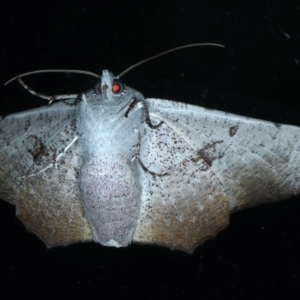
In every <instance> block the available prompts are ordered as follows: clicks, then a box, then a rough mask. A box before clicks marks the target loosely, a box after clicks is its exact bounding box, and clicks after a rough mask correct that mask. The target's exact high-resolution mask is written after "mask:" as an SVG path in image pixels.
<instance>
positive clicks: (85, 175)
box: [80, 153, 140, 247]
mask: <svg viewBox="0 0 300 300" xmlns="http://www.w3.org/2000/svg"><path fill="white" fill-rule="evenodd" d="M80 191H81V195H82V201H83V205H84V207H85V212H86V217H87V219H88V220H89V222H90V225H91V227H92V230H93V235H94V240H95V241H96V242H99V243H101V244H102V245H107V246H115V247H125V246H127V245H128V244H129V243H130V242H131V240H132V236H133V233H134V230H135V227H136V222H137V217H138V212H139V207H140V205H139V197H140V196H139V190H138V186H137V183H136V182H135V176H133V174H132V170H131V168H130V166H129V165H128V162H127V159H126V157H125V156H124V155H123V154H115V153H107V154H103V153H102V154H101V156H100V155H91V156H90V157H89V158H88V160H87V161H86V162H85V164H84V165H83V168H82V171H81V184H80Z"/></svg>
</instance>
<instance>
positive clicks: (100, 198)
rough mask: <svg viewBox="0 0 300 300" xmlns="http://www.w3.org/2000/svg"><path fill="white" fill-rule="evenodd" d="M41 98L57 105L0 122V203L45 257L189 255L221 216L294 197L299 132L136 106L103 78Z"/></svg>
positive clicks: (122, 88)
mask: <svg viewBox="0 0 300 300" xmlns="http://www.w3.org/2000/svg"><path fill="white" fill-rule="evenodd" d="M19 81H20V82H21V83H22V84H23V86H24V87H25V88H26V89H27V90H29V91H30V92H31V93H33V94H36V95H39V96H43V95H41V94H38V93H36V92H34V91H32V90H31V89H30V88H29V87H27V86H26V85H25V83H24V82H23V81H22V80H21V79H20V78H19ZM43 97H44V98H47V99H49V100H58V101H53V102H52V103H51V104H50V105H47V106H43V107H40V108H37V109H33V110H30V111H25V112H21V113H16V114H12V115H9V116H5V117H2V118H1V120H0V198H2V199H4V200H6V201H8V202H9V203H11V204H14V205H16V214H17V217H18V218H19V219H20V220H21V221H22V222H23V223H24V224H25V226H26V227H27V229H28V230H29V231H32V232H34V233H35V234H36V235H37V236H38V237H39V238H41V239H42V240H43V241H44V242H45V243H46V244H47V246H49V247H53V246H58V245H68V244H72V243H76V242H80V241H95V242H99V243H100V244H102V245H105V246H114V247H126V246H128V245H129V244H131V243H141V244H155V245H159V246H164V247H168V248H170V249H178V250H182V251H186V252H189V253H191V252H193V250H194V249H195V248H196V247H197V246H199V245H201V244H203V243H204V242H205V241H206V240H209V239H212V238H214V237H215V236H216V235H217V234H218V232H220V231H221V230H223V229H224V228H225V227H227V226H228V223H229V215H230V213H233V212H236V211H239V210H242V209H245V208H247V207H252V206H256V205H259V204H262V203H268V202H273V201H278V200H282V199H286V198H290V197H292V196H295V195H299V192H300V172H299V165H300V128H298V127H295V126H289V125H280V124H275V123H271V122H267V121H262V120H257V119H252V118H247V117H243V116H238V115H234V114H229V113H225V112H221V111H216V110H211V109H206V108H203V107H198V106H193V105H188V104H184V103H180V102H175V101H169V100H162V99H154V98H147V99H145V98H144V96H143V95H142V93H140V92H139V91H136V90H134V89H132V88H130V87H128V86H126V85H125V84H123V83H122V82H121V81H120V80H119V77H116V76H114V75H113V74H112V73H111V72H109V71H107V70H104V71H103V72H102V76H101V81H100V82H99V83H98V84H97V85H96V87H95V89H94V90H90V91H88V92H84V93H81V94H78V95H62V96H57V97H46V96H43Z"/></svg>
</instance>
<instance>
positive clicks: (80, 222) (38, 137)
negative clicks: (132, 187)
mask: <svg viewBox="0 0 300 300" xmlns="http://www.w3.org/2000/svg"><path fill="white" fill-rule="evenodd" d="M72 102H74V100H70V101H65V102H60V103H56V104H53V105H51V106H46V107H41V108H38V109H34V110H30V111H26V112H21V113H17V114H13V115H9V116H6V117H2V119H1V120H0V198H2V199H4V200H6V201H8V202H10V203H12V204H15V205H16V211H17V216H18V218H19V219H20V220H21V221H22V222H23V223H24V224H25V225H26V227H27V228H28V230H30V231H32V232H34V233H35V234H37V235H38V236H39V237H40V238H41V239H42V240H43V241H44V242H45V243H46V244H47V245H48V246H56V245H67V244H70V243H75V242H78V241H89V240H92V233H91V229H90V226H89V224H88V222H87V220H86V218H85V216H84V212H83V208H82V205H81V202H80V193H79V169H80V166H81V157H80V152H79V150H80V149H79V147H78V142H77V141H76V137H77V136H78V130H77V121H76V106H75V104H74V105H72Z"/></svg>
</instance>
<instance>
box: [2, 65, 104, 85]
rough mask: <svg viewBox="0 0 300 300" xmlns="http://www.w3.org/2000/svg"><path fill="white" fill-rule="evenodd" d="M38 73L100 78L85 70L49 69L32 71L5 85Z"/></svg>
mask: <svg viewBox="0 0 300 300" xmlns="http://www.w3.org/2000/svg"><path fill="white" fill-rule="evenodd" d="M38 73H77V74H85V75H91V76H93V77H96V78H98V79H99V78H100V76H99V75H97V74H95V73H93V72H89V71H83V70H63V69H48V70H37V71H31V72H27V73H24V74H21V75H18V76H16V77H14V78H12V79H10V80H8V81H6V82H5V83H4V85H7V84H8V83H10V82H11V81H13V80H16V79H17V78H19V77H24V76H28V75H32V74H38Z"/></svg>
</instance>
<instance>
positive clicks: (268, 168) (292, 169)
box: [134, 99, 300, 252]
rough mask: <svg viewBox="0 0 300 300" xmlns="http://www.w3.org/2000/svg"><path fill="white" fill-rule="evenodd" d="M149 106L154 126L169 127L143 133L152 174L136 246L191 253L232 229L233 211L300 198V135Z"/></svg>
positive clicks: (201, 112)
mask: <svg viewBox="0 0 300 300" xmlns="http://www.w3.org/2000/svg"><path fill="white" fill-rule="evenodd" d="M147 103H148V107H149V111H150V117H151V120H153V122H155V123H157V122H160V121H163V122H164V123H163V124H162V125H161V126H160V127H158V128H156V129H151V128H149V127H148V126H145V129H144V132H143V134H142V141H141V149H140V159H141V161H142V162H143V164H144V165H145V166H146V168H147V169H148V170H149V171H151V172H149V171H146V172H144V173H143V175H142V177H143V178H141V179H140V181H141V182H142V201H141V210H140V216H139V220H138V226H137V229H136V231H135V235H134V241H135V242H140V243H156V244H161V245H165V246H168V247H170V248H175V249H181V250H185V251H188V252H191V251H193V249H194V248H195V247H196V246H197V245H199V244H202V243H203V242H204V241H205V240H207V239H210V238H213V237H214V236H215V235H216V234H217V233H218V232H219V231H220V230H222V229H223V228H225V227H226V226H227V224H228V221H229V214H230V212H234V211H237V210H240V209H243V208H247V207H250V206H255V205H258V204H261V203H267V202H272V201H277V200H281V199H286V198H289V197H291V196H293V195H297V194H299V193H300V172H299V171H300V128H297V127H294V126H288V125H278V124H273V123H270V122H265V121H261V120H256V119H250V118H246V117H241V116H237V115H232V114H228V113H224V112H219V111H214V110H209V109H205V108H202V107H196V106H192V105H186V104H183V103H177V102H171V101H166V100H159V99H147ZM153 173H155V174H158V175H153ZM164 173H167V174H166V175H164V176H159V174H164Z"/></svg>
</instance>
